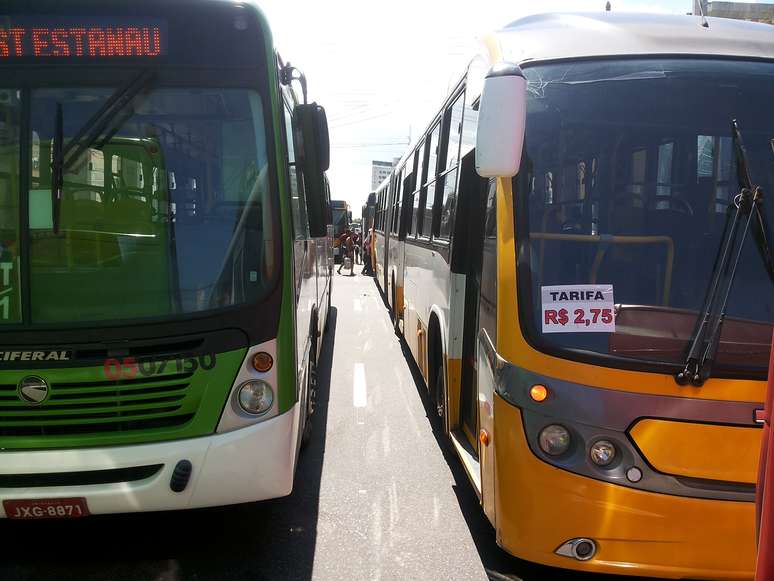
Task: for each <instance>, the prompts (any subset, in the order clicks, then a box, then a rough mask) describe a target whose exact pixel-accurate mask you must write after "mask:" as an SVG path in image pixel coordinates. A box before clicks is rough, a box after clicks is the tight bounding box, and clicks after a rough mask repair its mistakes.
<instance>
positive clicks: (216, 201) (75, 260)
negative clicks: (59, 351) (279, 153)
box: [30, 88, 278, 323]
mask: <svg viewBox="0 0 774 581" xmlns="http://www.w3.org/2000/svg"><path fill="white" fill-rule="evenodd" d="M111 93H112V91H111V90H110V89H93V88H72V89H67V88H61V89H45V90H37V91H34V92H33V93H32V131H33V132H34V133H33V135H35V134H37V135H38V142H37V146H36V145H35V143H34V142H33V154H35V147H37V152H38V153H37V155H38V157H39V162H38V164H37V170H38V171H37V175H35V174H34V173H33V175H32V176H31V177H32V187H31V191H30V213H31V215H32V214H34V215H36V216H37V219H36V227H35V228H33V229H32V231H31V233H30V237H31V241H30V242H31V249H30V252H31V281H30V285H31V294H32V313H31V316H32V320H33V322H41V323H51V322H71V321H76V320H77V321H94V320H115V319H121V318H141V317H162V316H169V315H174V314H178V313H180V314H182V313H190V312H196V311H206V310H211V309H218V308H222V307H226V306H230V305H236V304H240V303H245V302H252V301H255V300H257V299H258V297H259V296H260V295H261V294H262V293H263V292H265V291H266V290H267V289H268V288H270V285H272V283H271V282H270V281H271V280H272V279H273V277H274V275H275V272H276V271H275V267H274V261H273V260H272V257H273V256H274V251H273V249H274V246H273V245H274V244H276V240H277V239H278V237H277V235H276V233H275V232H274V231H273V229H274V227H275V211H276V208H275V205H276V204H275V203H274V201H273V200H272V198H271V188H269V184H268V159H267V156H266V145H265V141H264V135H265V133H264V123H263V112H262V103H261V99H260V96H259V95H258V94H257V93H255V92H252V91H249V90H237V89H212V88H208V89H196V90H191V89H185V88H180V89H177V88H175V89H155V90H152V91H150V92H148V93H146V94H144V95H141V96H139V97H138V98H136V99H135V100H134V103H132V107H131V108H129V109H128V110H127V114H126V116H124V117H122V116H117V119H119V120H120V121H121V123H120V125H119V127H118V128H117V130H116V131H115V132H113V131H110V133H109V134H106V135H105V136H103V137H102V138H101V139H102V140H103V143H100V142H99V141H97V142H95V143H94V144H92V145H91V146H88V144H81V146H82V147H84V146H85V147H86V149H85V151H84V152H83V154H82V155H80V156H79V157H78V158H77V159H72V160H71V161H70V162H69V163H68V166H69V167H68V168H67V169H66V171H65V172H64V178H65V179H64V182H65V183H64V190H63V194H62V201H61V211H60V213H59V218H60V231H59V232H58V233H55V232H54V230H53V228H52V221H53V216H52V209H51V203H50V200H51V170H50V165H51V164H50V159H51V149H52V147H51V146H52V143H51V142H52V135H53V134H54V131H55V128H56V110H57V104H61V105H62V112H63V130H64V138H65V139H64V143H65V145H67V144H68V143H69V142H70V141H69V140H70V138H72V136H73V135H74V134H75V133H76V131H77V130H78V129H79V128H80V127H81V126H82V125H83V124H84V123H85V122H86V121H87V120H88V119H89V118H90V117H91V116H92V115H93V114H94V113H95V111H97V110H98V109H99V107H100V106H101V105H102V104H103V103H104V102H105V100H106V99H107V98H108V97H109V96H110V95H111ZM108 160H109V161H108ZM106 161H108V163H105V162H106ZM85 281H88V282H87V284H85ZM119 297H120V300H119Z"/></svg>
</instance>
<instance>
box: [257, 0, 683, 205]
mask: <svg viewBox="0 0 774 581" xmlns="http://www.w3.org/2000/svg"><path fill="white" fill-rule="evenodd" d="M605 1H606V0H535V1H530V0H514V1H510V2H509V1H507V0H390V1H389V2H372V1H368V0H366V1H363V0H357V1H353V0H301V1H300V2H287V0H258V2H259V4H260V5H261V7H262V8H263V10H264V11H265V13H266V15H267V16H268V18H269V23H270V25H271V27H272V30H273V32H274V40H275V44H276V46H277V47H278V49H279V51H280V54H281V55H282V57H283V59H284V60H285V61H286V62H287V61H290V62H291V63H292V64H293V65H295V66H296V67H298V68H299V69H301V70H302V71H303V72H304V73H305V74H306V77H307V80H308V82H309V98H310V100H314V101H317V102H318V103H319V104H320V105H322V106H323V107H325V109H326V112H327V114H328V123H329V125H330V135H331V168H330V171H329V172H328V177H329V179H330V182H331V196H332V197H333V199H345V200H347V201H348V202H349V203H350V206H351V207H352V214H353V216H354V217H357V216H359V215H360V208H361V207H362V205H363V203H364V202H365V199H366V196H367V195H368V193H369V192H370V191H371V161H372V160H384V161H391V160H392V158H393V157H400V156H401V155H402V154H403V153H404V152H405V150H406V149H407V147H408V144H409V136H411V139H412V140H413V139H414V138H415V137H416V135H417V133H418V132H421V131H422V130H424V128H425V127H426V126H427V124H428V123H429V122H430V121H431V116H432V115H433V114H434V113H435V111H436V109H437V108H438V107H440V105H441V103H442V101H443V99H444V97H445V96H446V95H447V93H448V91H449V89H450V88H451V86H452V84H453V83H455V82H456V81H457V80H458V79H459V77H460V76H461V75H462V73H463V71H464V69H465V65H466V63H467V62H468V61H469V60H470V57H471V56H472V54H473V51H474V50H475V48H476V42H477V39H478V38H480V37H481V36H482V35H483V34H486V33H487V32H489V31H491V30H495V29H498V28H501V27H502V26H504V25H506V24H507V23H509V22H512V21H514V20H516V19H518V18H520V17H522V16H525V15H528V14H534V13H539V12H558V11H574V12H578V11H598V10H604V8H605ZM610 1H611V4H612V9H613V10H614V11H624V10H625V11H634V12H663V13H676V14H685V13H686V12H691V11H692V9H693V1H692V0H610ZM473 7H474V9H471V8H473Z"/></svg>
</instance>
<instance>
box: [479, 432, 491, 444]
mask: <svg viewBox="0 0 774 581" xmlns="http://www.w3.org/2000/svg"><path fill="white" fill-rule="evenodd" d="M478 441H479V442H481V445H482V446H488V445H489V432H487V431H486V430H481V431H480V432H479V433H478Z"/></svg>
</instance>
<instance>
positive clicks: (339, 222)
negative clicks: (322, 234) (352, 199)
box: [331, 202, 349, 236]
mask: <svg viewBox="0 0 774 581" xmlns="http://www.w3.org/2000/svg"><path fill="white" fill-rule="evenodd" d="M331 214H332V216H333V230H334V233H335V235H336V236H338V235H339V234H341V233H342V232H344V230H346V229H347V228H349V212H348V211H347V205H346V204H337V203H336V202H331Z"/></svg>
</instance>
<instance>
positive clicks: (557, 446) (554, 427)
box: [538, 424, 570, 456]
mask: <svg viewBox="0 0 774 581" xmlns="http://www.w3.org/2000/svg"><path fill="white" fill-rule="evenodd" d="M538 443H539V444H540V449H541V450H543V452H545V453H546V454H548V455H549V456H560V455H562V454H564V453H565V452H566V451H567V450H568V448H569V447H570V432H568V431H567V428H565V427H564V426H560V425H559V424H551V425H550V426H546V427H545V428H543V430H542V431H541V432H540V437H539V439H538Z"/></svg>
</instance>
